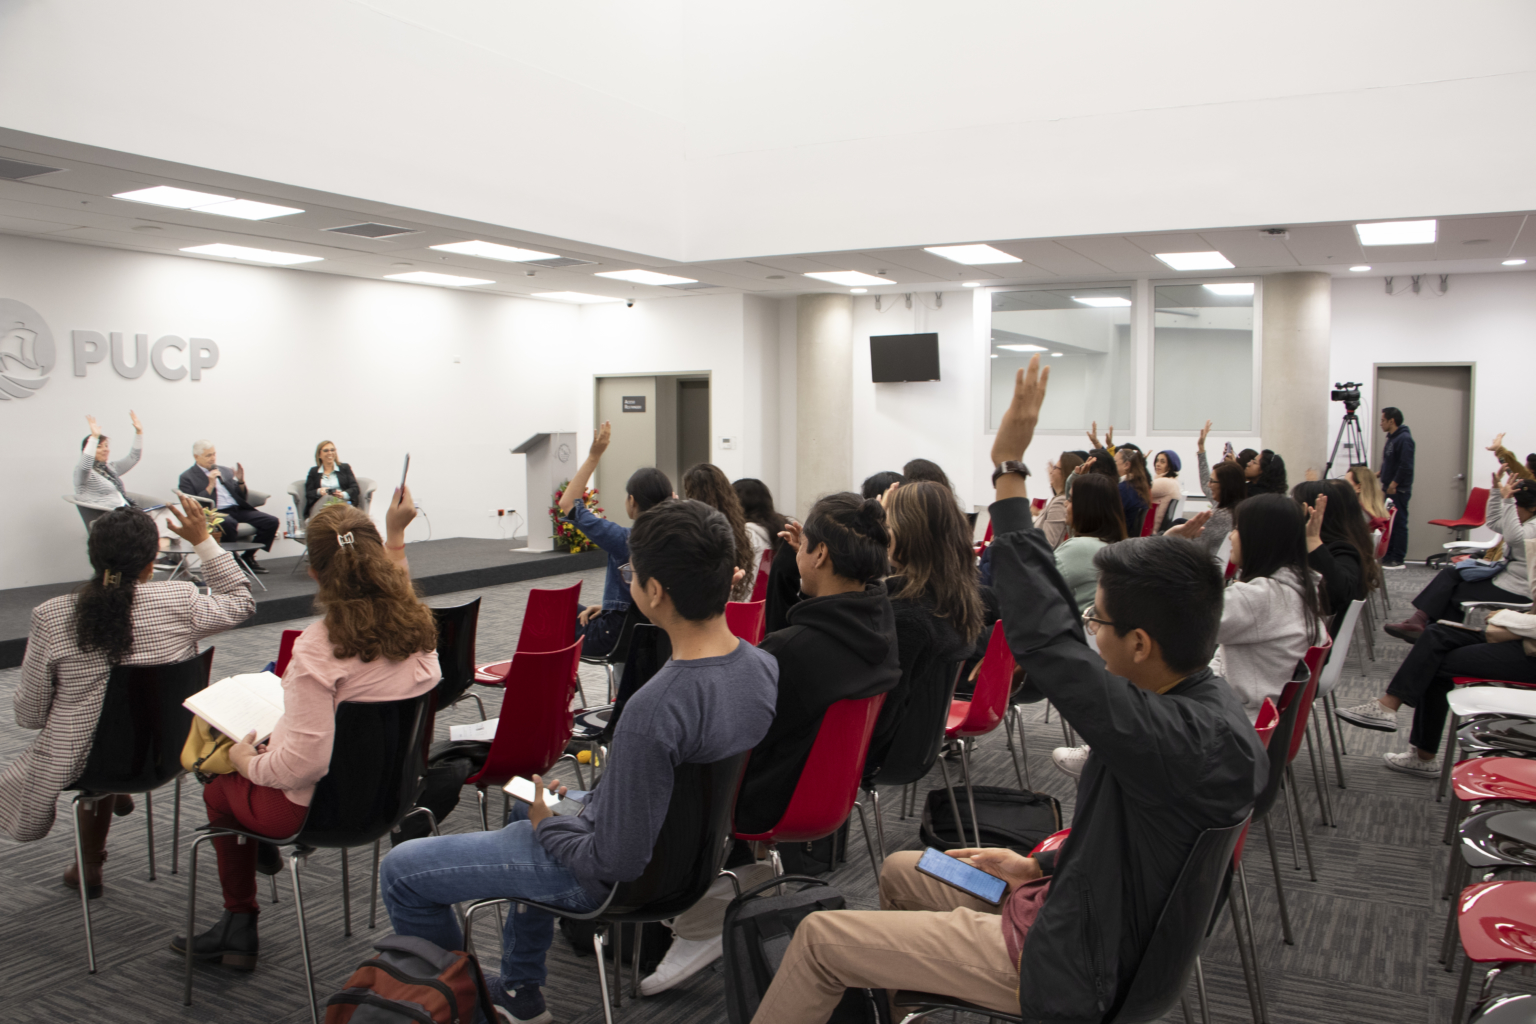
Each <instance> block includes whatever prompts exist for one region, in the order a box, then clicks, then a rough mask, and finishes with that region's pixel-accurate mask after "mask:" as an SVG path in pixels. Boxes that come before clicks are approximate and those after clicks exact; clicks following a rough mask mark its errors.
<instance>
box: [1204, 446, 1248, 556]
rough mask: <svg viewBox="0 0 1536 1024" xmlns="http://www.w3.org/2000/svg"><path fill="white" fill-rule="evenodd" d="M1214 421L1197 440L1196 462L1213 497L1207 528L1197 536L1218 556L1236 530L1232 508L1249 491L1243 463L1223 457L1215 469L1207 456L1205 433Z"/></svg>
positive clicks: (1207, 492) (1209, 551) (1207, 489)
mask: <svg viewBox="0 0 1536 1024" xmlns="http://www.w3.org/2000/svg"><path fill="white" fill-rule="evenodd" d="M1210 430H1211V421H1210V420H1206V421H1205V426H1204V428H1202V429H1201V431H1200V439H1199V440H1198V441H1196V442H1195V461H1196V463H1197V464H1198V465H1199V467H1200V490H1202V491H1204V492H1205V496H1206V497H1207V498H1209V499H1211V505H1212V509H1211V518H1210V519H1209V520H1207V521H1206V524H1205V529H1204V530H1203V531H1201V533H1200V535H1199V536H1198V537H1197V538H1195V541H1196V543H1198V544H1199V545H1200V546H1201V547H1202V548H1204V549H1205V550H1206V551H1207V552H1208V553H1209V554H1211V555H1216V554H1218V553H1219V552H1220V551H1221V545H1222V543H1223V542H1225V541H1226V539H1227V535H1228V534H1229V533H1231V532H1232V510H1233V509H1234V508H1236V507H1237V503H1238V502H1240V501H1242V500H1243V498H1244V497H1245V496H1246V495H1247V493H1248V481H1247V479H1246V477H1245V475H1244V470H1243V466H1242V463H1241V462H1239V461H1237V460H1236V459H1223V460H1222V461H1221V462H1218V463H1217V464H1216V469H1215V470H1214V471H1212V469H1211V467H1210V463H1208V462H1207V461H1206V458H1205V436H1206V434H1208V433H1210Z"/></svg>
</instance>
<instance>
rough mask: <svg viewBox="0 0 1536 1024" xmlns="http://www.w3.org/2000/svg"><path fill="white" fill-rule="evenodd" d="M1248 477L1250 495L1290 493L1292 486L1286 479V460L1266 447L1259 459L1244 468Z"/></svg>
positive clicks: (1244, 472)
mask: <svg viewBox="0 0 1536 1024" xmlns="http://www.w3.org/2000/svg"><path fill="white" fill-rule="evenodd" d="M1243 474H1244V475H1245V476H1247V478H1248V497H1250V498H1251V497H1253V496H1254V495H1256V494H1288V493H1289V492H1290V488H1289V487H1288V486H1287V484H1286V479H1285V460H1284V459H1282V458H1281V457H1280V456H1279V454H1278V453H1276V452H1272V451H1270V450H1269V449H1268V448H1265V449H1264V450H1263V451H1262V452H1260V453H1259V457H1258V458H1257V459H1253V460H1251V461H1249V463H1248V465H1247V466H1245V467H1244V468H1243Z"/></svg>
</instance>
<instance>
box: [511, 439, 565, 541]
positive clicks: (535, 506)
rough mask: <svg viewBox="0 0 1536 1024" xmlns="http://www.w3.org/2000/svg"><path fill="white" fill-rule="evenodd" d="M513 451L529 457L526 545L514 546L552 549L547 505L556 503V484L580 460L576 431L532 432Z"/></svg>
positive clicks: (561, 481)
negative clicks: (577, 451) (577, 452)
mask: <svg viewBox="0 0 1536 1024" xmlns="http://www.w3.org/2000/svg"><path fill="white" fill-rule="evenodd" d="M512 454H513V455H526V456H527V457H528V460H527V461H528V497H527V498H526V501H527V502H528V546H527V547H526V548H514V549H513V550H514V551H517V550H523V551H552V550H554V546H555V545H554V539H555V530H554V524H553V523H551V522H550V521H549V507H550V506H551V505H553V504H554V503H555V488H556V487H559V486H560V485H561V484H562V483H564V482H565V481H567V480H569V479H570V478H571V475H572V474H573V473H575V472H576V467H577V466H578V465H579V464H580V462H581V460H580V459H578V458H577V457H576V432H575V431H568V432H561V433H556V432H550V433H546V434H534V435H533V436H532V437H530V438H529V439H528V440H526V441H524V442H523V443H522V444H520V445H518V446H517V447H516V448H513V449H512Z"/></svg>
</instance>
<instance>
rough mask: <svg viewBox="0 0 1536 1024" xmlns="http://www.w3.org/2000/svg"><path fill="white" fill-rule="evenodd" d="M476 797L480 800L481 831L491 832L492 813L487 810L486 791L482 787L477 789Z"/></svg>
mask: <svg viewBox="0 0 1536 1024" xmlns="http://www.w3.org/2000/svg"><path fill="white" fill-rule="evenodd" d="M475 796H476V797H477V798H479V800H480V829H481V831H484V832H489V831H490V830H491V816H490V812H489V811H487V810H486V808H485V789H484V787H482V786H476V787H475Z"/></svg>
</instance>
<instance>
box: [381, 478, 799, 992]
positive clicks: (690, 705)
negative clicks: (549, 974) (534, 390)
mask: <svg viewBox="0 0 1536 1024" xmlns="http://www.w3.org/2000/svg"><path fill="white" fill-rule="evenodd" d="M629 549H630V566H626V567H625V575H626V577H628V580H627V581H628V583H629V586H630V596H631V599H632V600H633V601H634V602H635V604H636V606H637V607H638V608H639V609H640V610H641V611H642V612H644V613H645V616H646V618H648V619H649V620H650V621H651V622H653V623H655V624H657V625H658V626H660V627H661V628H662V629H663V630H665V631H666V633H667V636H668V638H669V639H670V640H671V644H672V658H671V660H670V661H668V662H667V663H666V664H665V665H664V666H663V667H662V668H661V670H660V671H658V672H657V673H656V674H655V675H654V676H652V677H651V679H650V680H649V681H648V682H647V683H646V684H645V685H644V686H643V687H641V688H640V689H639V690H637V691H635V694H634V696H633V697H631V698H630V700H629V703H628V705H627V706H626V708H625V710H624V715H623V717H621V718H620V719H619V723H618V726H617V727H616V729H615V732H614V736H613V741H612V743H611V745H610V747H609V753H608V763H607V765H606V767H605V768H604V769H603V773H602V776H601V778H600V779H599V780H598V783H597V786H596V788H594V789H593V790H592V792H591V794H590V795H589V796H588V798H587V800H586V807H585V808H584V809H583V810H582V812H581V813H580V814H578V815H570V816H564V817H551V811H550V809H549V808H548V807H547V806H546V804H545V801H544V786H545V783H544V780H542V779H540V778H538V777H537V776H535V777H534V780H533V781H534V783H535V786H536V793H537V799H536V801H535V802H534V803H533V804H532V805H524V804H522V803H517V804H515V805H514V818H515V820H513V821H511V822H510V823H509V824H507V825H506V826H505V827H504V828H502V829H500V830H498V831H495V832H468V833H464V834H459V835H449V836H442V837H428V838H423V839H413V840H411V841H410V842H407V843H401V844H400V845H399V846H398V847H397V848H395V849H394V850H393V851H392V852H391V853H390V855H389V856H388V857H387V858H385V860H384V865H383V869H382V875H381V880H380V887H381V891H382V892H383V894H384V903H385V905H386V906H387V907H388V908H389V916H390V920H391V921H392V922H393V924H394V928H395V931H396V932H397V933H398V934H401V935H419V936H422V937H424V938H427V939H430V940H432V941H433V942H436V943H437V944H438V945H439V946H442V947H443V948H444V949H463V948H464V938H463V935H462V933H461V932H460V930H459V922H458V918H457V916H456V915H455V912H454V904H456V903H460V902H463V901H464V900H470V899H479V898H483V897H505V898H509V899H517V898H525V899H534V900H538V901H540V902H543V903H550V904H556V905H559V906H562V907H566V908H568V909H570V910H572V911H574V912H577V913H582V912H587V911H591V910H594V909H596V908H597V907H599V906H601V905H602V904H603V901H604V900H606V899H607V898H608V895H609V892H610V890H611V889H612V887H613V886H614V885H615V884H617V883H619V882H626V881H629V880H630V879H633V878H637V877H639V875H640V874H641V872H642V871H644V870H645V866H646V864H647V863H648V862H649V861H650V858H651V851H652V849H653V847H654V846H655V844H656V837H657V835H658V834H659V833H660V830H661V826H662V822H663V821H664V820H665V818H666V814H667V806H668V804H669V802H670V801H671V795H672V774H673V769H674V768H675V767H676V766H677V765H680V764H699V763H710V762H714V761H718V760H721V759H722V758H726V757H731V756H733V755H735V754H739V753H741V752H742V751H744V750H750V749H751V748H753V747H755V746H756V745H757V744H758V743H759V742H760V741H761V740H762V739H763V736H764V735H765V734H766V733H767V731H768V727H769V725H770V723H771V722H772V720H773V714H774V701H775V692H776V689H777V686H776V681H777V678H778V666H777V664H776V663H775V661H774V659H773V657H772V656H771V655H769V654H767V653H766V652H764V651H762V650H759V649H758V648H756V647H753V646H752V645H751V644H748V643H746V642H744V641H741V640H738V639H737V638H736V637H734V636H732V635H731V631H730V628H729V627H728V626H727V625H726V622H725V604H726V601H727V600H728V599H729V597H730V591H731V581H732V576H733V573H734V571H735V568H736V554H737V549H736V537H735V531H734V530H733V529H732V528H731V524H730V523H729V522H728V521H727V520H726V518H725V516H723V515H721V514H720V513H719V512H717V511H715V510H714V509H711V508H710V507H709V506H707V505H705V504H703V503H702V502H698V501H688V500H683V501H667V502H663V503H661V504H660V505H657V506H655V507H654V508H651V509H650V510H648V511H646V512H644V513H641V515H640V516H639V518H638V519H636V520H635V526H634V530H633V531H632V532H631V533H630V535H629ZM631 566H632V568H631ZM549 785H550V786H552V787H558V781H557V780H552V781H551V782H550V783H549ZM559 792H561V794H562V795H563V794H564V791H563V790H559ZM502 935H503V941H502V951H503V952H502V959H501V974H500V976H497V975H495V974H490V973H488V974H487V976H486V981H487V984H488V986H489V987H490V989H491V994H492V997H493V999H494V1000H495V1001H496V1003H497V1012H498V1013H499V1014H501V1015H502V1019H503V1020H505V1019H508V1018H510V1019H511V1020H513V1021H522V1022H528V1021H543V1020H549V1019H551V1018H550V1017H549V1016H548V1011H547V1010H546V1009H545V1006H544V996H543V993H542V991H541V989H542V987H543V985H544V983H545V978H546V970H545V954H546V953H547V951H548V949H549V945H550V943H551V941H553V939H554V918H553V916H552V915H551V914H550V913H548V912H547V911H543V910H538V909H535V908H533V907H529V906H521V907H518V908H517V910H516V912H513V913H509V914H507V915H506V924H505V926H504V928H503V932H502Z"/></svg>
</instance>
